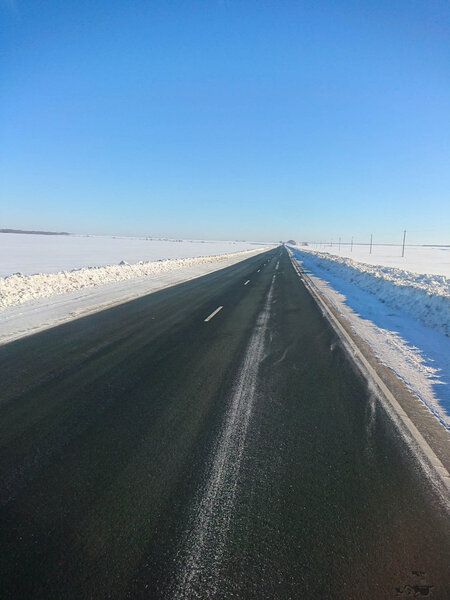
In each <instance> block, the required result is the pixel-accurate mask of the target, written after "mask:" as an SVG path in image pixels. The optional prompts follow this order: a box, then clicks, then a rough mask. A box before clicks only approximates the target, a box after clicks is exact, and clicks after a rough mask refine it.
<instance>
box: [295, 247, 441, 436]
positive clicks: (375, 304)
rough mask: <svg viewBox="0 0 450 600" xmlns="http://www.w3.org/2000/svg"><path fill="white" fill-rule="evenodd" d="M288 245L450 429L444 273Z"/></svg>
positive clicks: (338, 307)
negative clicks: (415, 270)
mask: <svg viewBox="0 0 450 600" xmlns="http://www.w3.org/2000/svg"><path fill="white" fill-rule="evenodd" d="M291 250H292V252H293V256H294V258H295V259H296V260H297V261H298V262H299V263H300V265H301V267H302V268H303V269H304V270H305V271H306V272H307V273H308V275H309V276H310V278H311V280H312V282H313V283H314V285H315V286H316V287H317V289H319V290H320V292H321V293H322V294H323V296H325V297H326V298H327V300H328V301H329V302H330V303H331V304H332V305H333V306H334V307H335V309H336V310H337V311H338V313H339V314H340V315H341V316H342V317H343V318H344V319H346V320H347V321H348V322H349V323H350V325H351V327H352V329H353V331H354V332H355V333H356V334H357V335H358V336H359V337H360V338H361V339H363V340H364V341H365V342H366V343H367V344H369V346H370V347H371V348H372V350H373V351H374V353H375V355H376V356H377V357H378V358H379V360H380V361H381V362H382V363H383V364H384V365H386V366H387V367H389V368H390V369H391V370H392V371H393V372H394V373H396V374H397V376H398V377H399V378H400V379H401V380H402V381H404V383H405V384H406V385H407V386H408V387H409V389H410V390H411V391H412V392H413V393H414V394H415V395H416V396H417V397H418V398H419V399H420V400H421V401H422V402H423V403H424V404H425V406H427V408H428V409H429V410H430V411H431V412H432V413H433V414H434V415H435V416H436V417H437V419H438V420H439V421H440V422H441V423H442V424H443V425H444V426H445V427H446V428H447V429H450V335H449V314H450V289H449V285H448V279H447V278H446V277H445V276H440V275H420V274H416V273H411V272H408V271H404V270H401V269H396V268H391V267H384V266H376V265H367V264H363V263H359V262H356V261H353V260H351V259H346V258H341V257H337V256H332V255H329V254H324V253H321V252H314V251H310V250H305V249H304V248H302V249H299V248H296V247H291Z"/></svg>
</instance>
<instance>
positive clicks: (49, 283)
mask: <svg viewBox="0 0 450 600" xmlns="http://www.w3.org/2000/svg"><path fill="white" fill-rule="evenodd" d="M255 250H256V249H255ZM255 250H243V251H240V252H234V253H228V254H219V255H213V256H196V257H191V258H180V259H172V260H158V261H156V262H144V261H140V262H138V263H135V264H128V263H127V262H125V261H122V262H120V264H118V265H109V266H102V267H88V268H81V269H72V270H70V271H61V272H58V273H37V274H35V275H23V274H22V273H15V274H13V275H9V276H7V277H0V308H2V309H5V308H7V307H10V306H15V305H18V304H22V303H24V302H29V301H30V300H35V299H38V298H47V297H49V296H53V295H56V294H64V293H66V292H71V291H74V290H80V289H83V288H88V287H96V286H103V285H105V284H109V283H113V282H119V281H125V280H131V279H138V278H142V277H149V276H150V277H151V276H157V275H160V274H163V273H168V272H171V271H178V270H181V269H185V268H187V267H192V266H195V265H201V264H206V263H220V262H221V261H226V260H229V259H230V258H233V257H239V258H242V259H244V258H247V256H251V255H253V254H255ZM257 251H262V248H259V249H258V250H257Z"/></svg>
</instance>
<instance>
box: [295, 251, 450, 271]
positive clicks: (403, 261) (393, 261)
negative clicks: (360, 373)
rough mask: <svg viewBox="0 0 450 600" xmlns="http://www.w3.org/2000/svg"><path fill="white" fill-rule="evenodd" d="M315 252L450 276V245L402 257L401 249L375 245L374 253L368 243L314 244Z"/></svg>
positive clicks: (408, 252)
mask: <svg viewBox="0 0 450 600" xmlns="http://www.w3.org/2000/svg"><path fill="white" fill-rule="evenodd" d="M304 249H311V250H313V251H316V252H317V251H320V252H326V253H328V254H332V255H334V256H340V257H342V258H351V259H352V260H353V261H357V262H362V263H365V264H368V265H377V266H378V265H381V266H384V267H394V268H397V269H401V270H405V271H412V272H413V273H421V274H425V275H445V276H446V277H450V245H447V246H406V247H405V256H404V257H402V247H401V246H394V245H392V244H390V245H387V244H385V245H382V244H380V245H378V244H377V245H373V246H372V252H370V246H369V245H368V244H354V245H353V248H352V246H351V244H348V243H346V244H341V247H340V249H339V246H338V244H336V243H334V244H333V245H331V244H312V245H311V246H310V247H308V248H303V247H302V250H304Z"/></svg>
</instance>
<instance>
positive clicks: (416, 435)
mask: <svg viewBox="0 0 450 600" xmlns="http://www.w3.org/2000/svg"><path fill="white" fill-rule="evenodd" d="M289 254H290V259H291V263H292V266H293V267H294V269H295V270H296V271H297V273H298V275H299V276H300V279H301V280H302V281H303V282H304V283H305V285H306V288H307V289H308V290H309V292H310V293H311V295H312V296H313V298H315V299H316V301H317V303H318V304H319V306H320V307H321V308H322V310H323V311H324V314H325V316H326V317H327V318H328V320H329V322H330V323H331V325H332V326H333V328H334V330H335V331H336V333H337V334H338V335H339V336H340V337H341V339H343V340H344V341H345V342H347V345H348V346H347V347H349V348H350V349H351V351H352V352H353V355H352V352H349V355H350V356H351V357H352V358H353V360H354V362H355V364H356V365H357V366H358V367H359V368H360V371H361V372H362V373H363V375H364V376H365V377H366V379H368V380H369V381H370V380H371V381H372V382H373V383H374V384H375V386H376V388H378V390H379V391H380V392H381V393H382V394H383V396H384V397H385V398H386V400H387V401H388V402H389V404H390V405H391V406H392V408H393V409H394V412H395V413H396V415H397V416H398V417H399V418H400V419H401V421H402V422H403V425H404V426H405V427H406V429H407V430H408V431H409V433H410V435H411V436H412V438H413V440H415V442H416V443H417V444H418V446H419V448H420V449H421V451H422V453H423V454H424V455H425V456H426V458H427V459H428V462H429V464H431V465H432V467H433V468H434V470H435V473H437V475H438V477H439V479H440V480H441V482H442V483H443V485H444V489H445V490H446V491H447V493H448V492H449V491H450V475H449V473H448V471H447V469H446V468H445V467H444V465H443V464H442V462H441V461H440V460H439V458H438V457H437V456H436V454H435V453H434V451H433V449H432V448H431V446H430V445H429V444H428V442H427V441H426V440H425V438H424V437H423V436H422V434H421V433H420V431H419V430H418V429H417V427H416V426H415V425H414V423H413V422H412V420H411V419H410V418H409V417H408V415H407V414H406V412H405V410H404V409H403V408H402V406H401V405H400V403H399V402H398V401H397V400H396V398H395V397H394V395H393V394H392V392H391V391H390V389H389V388H388V387H387V386H386V384H385V383H384V382H383V381H382V379H381V378H380V376H379V375H378V373H377V372H376V371H375V369H374V368H373V367H372V366H371V365H370V363H369V362H368V360H367V359H366V357H365V356H364V355H363V353H362V352H361V350H360V349H359V348H358V346H357V344H356V343H355V342H354V340H353V339H352V338H351V337H350V335H349V334H348V333H347V331H346V330H345V329H344V327H343V326H342V325H341V323H340V322H339V320H338V319H337V317H335V315H334V314H333V313H332V311H331V310H330V308H329V307H328V305H327V304H326V303H325V302H324V300H323V299H322V297H321V295H320V292H319V290H318V289H317V288H316V286H315V285H314V283H313V281H312V280H311V279H310V278H309V277H308V275H307V274H306V273H305V272H304V271H303V269H301V267H300V266H299V265H298V264H296V259H295V258H294V256H293V253H292V252H290V253H289ZM344 347H345V344H344ZM355 358H357V359H358V360H355ZM358 361H359V362H358ZM361 367H363V368H361ZM448 501H449V500H448V498H447V502H448Z"/></svg>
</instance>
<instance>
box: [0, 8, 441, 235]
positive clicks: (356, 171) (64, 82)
mask: <svg viewBox="0 0 450 600" xmlns="http://www.w3.org/2000/svg"><path fill="white" fill-rule="evenodd" d="M0 22H1V25H0V28H1V30H0V39H1V42H0V44H1V52H0V55H1V59H0V60H1V63H0V70H1V91H0V94H1V95H0V118H1V122H0V134H1V147H0V178H1V183H0V186H1V187H0V191H1V209H0V227H16V228H40V229H54V230H67V231H72V232H85V233H100V234H108V233H114V234H125V235H142V234H145V235H156V236H161V235H165V236H176V237H180V236H182V237H190V238H206V239H235V238H239V239H242V238H247V239H273V240H278V239H286V238H288V237H291V236H294V237H297V238H301V239H330V238H334V239H337V237H338V236H339V235H341V236H342V237H343V238H344V237H345V236H350V235H355V238H356V239H364V238H365V237H367V236H368V235H369V233H370V232H372V231H373V232H374V234H375V236H376V238H377V239H379V240H380V241H381V240H383V241H390V240H392V241H400V240H398V238H400V237H401V231H402V230H403V228H405V227H406V228H407V229H408V231H411V234H410V236H411V237H410V240H411V241H418V242H426V241H430V242H446V243H450V4H449V2H448V1H447V0H445V1H440V2H438V1H433V0H424V1H420V2H419V1H414V0H411V1H408V0H388V1H383V0H376V1H370V2H369V1H367V2H364V1H363V0H359V1H356V0H355V1H345V0H339V1H338V0H336V1H335V2H332V1H326V2H325V1H320V0H319V1H317V0H316V1H297V2H295V1H280V0H274V1H271V2H269V1H261V0H260V1H255V2H252V1H245V0H240V1H237V0H204V1H197V0H186V1H184V2H182V1H178V2H176V1H170V0H169V1H162V0H161V1H157V0H102V1H100V0H64V1H58V2H55V1H54V0H48V1H39V0H0Z"/></svg>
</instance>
